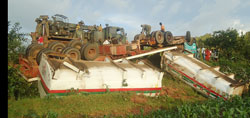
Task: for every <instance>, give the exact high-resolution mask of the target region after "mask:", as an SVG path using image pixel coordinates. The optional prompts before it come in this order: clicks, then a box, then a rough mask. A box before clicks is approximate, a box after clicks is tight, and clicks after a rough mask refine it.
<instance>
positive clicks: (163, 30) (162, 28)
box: [160, 22, 165, 32]
mask: <svg viewBox="0 0 250 118" xmlns="http://www.w3.org/2000/svg"><path fill="white" fill-rule="evenodd" d="M160 26H161V31H162V32H165V26H164V25H163V24H162V23H161V22H160Z"/></svg>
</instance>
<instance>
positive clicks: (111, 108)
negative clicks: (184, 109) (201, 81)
mask: <svg viewBox="0 0 250 118" xmlns="http://www.w3.org/2000/svg"><path fill="white" fill-rule="evenodd" d="M204 100H206V98H204V97H203V96H201V95H199V94H198V93H197V92H196V91H194V90H193V89H192V88H190V87H189V86H188V85H186V84H184V83H183V82H181V81H178V80H175V79H173V78H172V77H171V76H169V75H168V74H165V76H164V79H163V89H162V91H161V93H160V96H159V97H146V96H143V95H136V93H134V92H114V93H113V92H108V93H105V94H92V95H87V94H86V95H83V94H81V95H75V94H72V95H69V96H67V97H59V98H56V97H54V96H48V97H46V98H44V99H40V98H39V97H35V98H22V99H20V100H18V101H16V100H14V99H12V98H11V99H9V100H8V115H9V116H10V117H25V116H26V117H31V116H37V117H43V116H46V115H55V116H58V117H65V118H66V117H85V116H86V117H87V116H89V117H90V116H91V117H96V116H104V115H106V116H112V117H113V116H114V117H116V116H117V117H118V116H124V117H125V116H129V115H139V114H141V112H142V111H143V113H144V115H146V114H148V113H150V112H151V111H154V110H157V109H172V108H175V107H176V106H180V105H182V104H186V103H195V102H197V101H204ZM32 118H33V117H32Z"/></svg>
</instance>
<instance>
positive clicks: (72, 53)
mask: <svg viewBox="0 0 250 118" xmlns="http://www.w3.org/2000/svg"><path fill="white" fill-rule="evenodd" d="M62 53H63V54H66V55H69V57H71V58H73V59H76V60H79V59H80V58H81V53H80V51H79V50H78V49H77V48H73V47H66V48H64V49H63V50H62Z"/></svg>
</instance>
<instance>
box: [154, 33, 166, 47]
mask: <svg viewBox="0 0 250 118" xmlns="http://www.w3.org/2000/svg"><path fill="white" fill-rule="evenodd" d="M154 37H155V40H156V42H157V43H158V44H162V43H163V42H164V34H163V33H162V32H161V31H156V32H155V34H154Z"/></svg>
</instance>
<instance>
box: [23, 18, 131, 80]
mask: <svg viewBox="0 0 250 118" xmlns="http://www.w3.org/2000/svg"><path fill="white" fill-rule="evenodd" d="M35 21H36V22H37V26H36V31H35V32H31V37H32V41H31V44H30V45H29V46H28V47H27V49H26V53H25V55H20V58H19V63H20V64H21V71H22V72H23V73H24V75H25V76H28V77H34V76H35V75H37V72H38V65H39V63H40V60H41V55H42V53H45V54H47V53H52V52H57V53H58V54H66V55H68V56H70V57H71V58H74V59H78V60H79V59H84V60H94V59H96V58H97V57H98V56H99V46H101V45H102V44H103V43H104V41H107V42H109V44H125V43H126V42H127V41H126V40H127V38H126V35H127V34H126V33H125V32H124V29H123V28H120V27H114V26H108V24H106V27H105V28H102V27H101V26H96V25H93V26H89V25H85V24H84V22H83V21H80V22H79V23H78V24H73V23H68V18H67V17H66V16H64V15H60V14H56V15H54V16H52V20H50V19H49V17H48V16H47V15H41V16H40V17H39V18H36V20H35Z"/></svg>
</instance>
